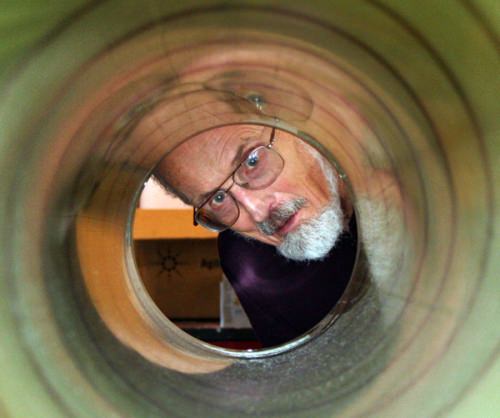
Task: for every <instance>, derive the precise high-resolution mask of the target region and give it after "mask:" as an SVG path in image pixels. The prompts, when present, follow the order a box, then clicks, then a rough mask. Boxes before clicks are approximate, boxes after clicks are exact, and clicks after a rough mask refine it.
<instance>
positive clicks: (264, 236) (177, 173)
mask: <svg viewBox="0 0 500 418" xmlns="http://www.w3.org/2000/svg"><path fill="white" fill-rule="evenodd" d="M270 135H271V128H268V127H262V126H255V125H233V126H225V127H220V128H217V129H213V130H210V131H208V132H204V133H202V134H200V135H198V136H196V137H194V138H191V139H190V140H188V141H186V142H184V143H183V144H181V145H180V146H179V147H177V148H176V149H175V150H174V151H173V152H171V153H170V154H169V155H168V156H167V157H166V158H165V159H164V160H163V161H162V162H161V163H160V165H159V167H158V169H157V175H159V176H161V177H163V178H164V179H165V180H166V182H167V183H169V184H170V185H171V186H173V188H174V189H176V190H178V191H179V192H181V193H182V195H183V197H184V198H185V199H186V200H188V201H189V203H190V204H192V205H193V206H195V207H197V206H199V205H200V204H202V203H203V202H204V201H205V200H206V198H207V196H208V195H209V194H210V193H212V192H215V191H216V190H217V187H218V186H219V185H220V184H221V183H222V182H224V180H225V179H226V178H227V177H228V176H230V174H231V173H232V172H233V171H234V170H235V169H236V167H237V166H238V164H239V163H240V162H241V161H242V159H243V158H244V156H245V155H247V154H248V152H249V151H250V150H252V149H254V148H256V147H258V146H260V145H267V144H268V143H269V140H270ZM275 138H276V140H275V143H274V145H273V149H274V150H276V151H277V152H278V153H279V154H280V155H281V157H282V158H283V160H284V162H285V163H284V167H283V170H282V172H281V173H280V174H279V176H278V177H277V178H276V180H275V181H274V182H273V183H272V184H270V185H269V186H268V187H266V188H263V189H260V190H249V189H246V188H244V187H241V186H239V185H237V184H235V185H233V186H232V187H231V189H230V192H229V193H230V194H231V195H232V197H233V198H234V200H235V201H236V202H237V204H238V206H239V210H240V215H239V218H238V219H237V221H236V223H235V224H234V225H233V226H232V227H231V228H232V229H233V230H234V231H236V232H238V233H240V234H242V235H244V236H246V237H249V238H253V239H256V240H259V241H261V242H264V243H267V244H271V245H274V246H277V247H278V249H279V250H280V251H281V250H283V251H281V252H282V253H283V254H284V255H285V256H287V257H289V258H294V259H310V258H321V257H322V256H324V255H326V254H325V251H326V253H327V252H328V251H329V249H330V248H331V247H332V246H333V244H334V242H335V240H336V238H337V236H338V235H339V234H340V233H341V231H342V222H343V219H342V214H341V211H340V202H339V197H338V194H337V190H336V176H335V173H334V171H333V168H331V167H330V166H329V165H328V163H327V162H326V160H324V158H323V157H322V156H320V154H319V153H318V152H317V151H316V150H315V149H313V148H312V147H311V146H310V145H308V144H306V143H305V142H303V141H301V140H300V139H298V138H296V137H295V136H293V135H291V134H289V133H286V132H283V131H276V136H275ZM325 171H327V172H325ZM231 184H232V179H229V180H228V181H227V183H224V184H223V186H222V187H221V189H223V190H225V189H227V188H228V187H230V186H231ZM332 207H333V212H332ZM325 234H326V235H327V237H325ZM325 240H327V241H329V242H328V243H325V242H324V241H325ZM303 241H310V242H309V243H308V242H303ZM330 241H332V242H330ZM318 245H319V246H320V247H321V246H325V245H326V247H327V248H326V249H323V250H322V249H319V250H318V249H317V248H316V247H317V246H318ZM308 246H312V247H314V249H312V250H308V249H307V247H308ZM316 253H318V255H317V256H315V254H316Z"/></svg>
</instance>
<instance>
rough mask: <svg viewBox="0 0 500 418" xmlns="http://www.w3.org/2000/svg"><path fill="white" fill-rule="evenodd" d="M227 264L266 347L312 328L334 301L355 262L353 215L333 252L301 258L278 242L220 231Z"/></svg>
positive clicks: (224, 267)
mask: <svg viewBox="0 0 500 418" xmlns="http://www.w3.org/2000/svg"><path fill="white" fill-rule="evenodd" d="M218 246H219V255H220V260H221V266H222V270H223V271H224V273H225V274H226V276H227V278H228V279H229V281H230V283H231V285H232V286H233V288H234V290H235V292H236V294H237V295H238V298H239V299H240V302H241V304H242V306H243V308H244V309H245V312H246V313H247V315H248V318H249V319H250V323H251V324H252V327H253V329H254V331H255V334H256V335H257V337H258V339H259V340H260V341H261V343H262V344H263V345H264V346H265V347H270V346H274V345H277V344H282V343H284V342H287V341H290V340H292V339H293V338H296V337H299V336H300V335H302V334H304V333H305V332H307V331H308V330H309V329H311V328H312V327H313V326H314V325H316V324H317V323H318V322H319V321H320V320H321V319H323V318H324V317H325V315H326V314H327V313H328V312H330V310H331V309H332V308H333V307H334V306H335V304H336V303H337V301H338V300H339V299H340V297H341V296H342V293H343V292H344V289H345V288H346V286H347V283H348V281H349V279H350V276H351V272H352V269H353V266H354V260H355V257H356V247H357V233H356V221H355V220H354V216H353V217H352V219H351V222H350V225H349V231H346V232H344V233H343V234H342V235H341V236H340V237H339V239H338V241H337V243H336V245H335V247H334V248H333V249H332V250H331V251H330V253H329V254H328V255H327V256H326V257H325V258H324V259H323V260H319V261H306V262H298V261H294V260H290V259H287V258H285V257H283V256H282V255H280V254H279V253H278V252H277V251H276V248H275V247H274V246H272V245H267V244H264V243H262V242H259V241H255V240H247V239H245V238H243V237H241V236H240V235H238V234H235V233H234V232H232V231H230V230H228V231H224V232H222V233H220V234H219V238H218Z"/></svg>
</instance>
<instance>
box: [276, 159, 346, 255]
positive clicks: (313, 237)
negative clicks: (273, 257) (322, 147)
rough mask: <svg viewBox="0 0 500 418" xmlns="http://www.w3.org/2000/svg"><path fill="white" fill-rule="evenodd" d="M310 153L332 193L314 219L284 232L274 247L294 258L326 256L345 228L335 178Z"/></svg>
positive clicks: (329, 168) (322, 162)
mask: <svg viewBox="0 0 500 418" xmlns="http://www.w3.org/2000/svg"><path fill="white" fill-rule="evenodd" d="M311 153H312V154H313V156H314V157H315V158H316V160H317V161H318V163H319V164H320V165H321V169H322V171H323V173H324V175H325V177H326V180H327V182H328V185H329V189H330V192H331V197H330V203H329V204H328V206H326V207H325V208H324V209H323V210H322V212H321V213H320V214H319V216H317V217H316V218H314V219H310V220H308V221H306V222H304V223H303V224H302V225H299V226H298V227H297V228H296V229H295V230H294V231H292V232H289V233H288V234H286V235H285V238H284V240H283V242H282V243H281V244H280V245H279V246H278V247H277V249H278V252H279V253H281V254H282V255H283V256H285V257H287V258H290V259H292V260H297V261H305V260H319V259H322V258H324V257H326V256H327V255H328V253H329V252H330V250H331V249H332V248H333V247H334V246H335V244H336V242H337V240H338V238H339V237H340V235H341V234H342V232H343V230H344V215H343V213H342V207H341V204H340V198H339V194H338V184H337V177H336V175H335V172H334V170H333V169H332V167H331V166H330V164H329V163H328V162H327V161H326V160H324V159H323V157H322V156H321V155H320V154H319V153H318V154H316V151H314V152H313V151H312V150H311Z"/></svg>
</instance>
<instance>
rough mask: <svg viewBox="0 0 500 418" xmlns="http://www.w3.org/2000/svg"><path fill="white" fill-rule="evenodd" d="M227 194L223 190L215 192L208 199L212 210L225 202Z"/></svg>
mask: <svg viewBox="0 0 500 418" xmlns="http://www.w3.org/2000/svg"><path fill="white" fill-rule="evenodd" d="M226 198H227V194H226V192H225V191H224V190H219V191H217V192H216V193H215V194H214V195H213V196H212V198H211V199H210V206H211V207H212V208H219V207H221V206H222V205H224V203H225V202H226V201H227V199H226Z"/></svg>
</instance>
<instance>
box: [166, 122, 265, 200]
mask: <svg viewBox="0 0 500 418" xmlns="http://www.w3.org/2000/svg"><path fill="white" fill-rule="evenodd" d="M270 132H271V129H270V128H265V127H263V126H258V125H232V126H224V127H219V128H215V129H212V130H210V131H206V132H203V133H201V134H199V135H196V136H194V137H192V138H190V139H189V140H187V141H185V142H184V143H182V144H181V145H179V146H178V147H177V148H175V149H174V150H173V151H172V152H171V153H170V154H169V155H167V156H166V157H165V158H164V160H163V161H162V162H161V163H160V165H159V171H160V173H161V174H162V176H163V177H164V178H165V179H166V180H167V182H168V183H169V184H171V185H172V186H173V187H174V188H175V189H177V190H178V191H180V192H181V193H182V194H183V195H185V197H187V198H188V199H189V200H190V201H194V202H195V203H196V200H197V198H198V197H199V196H200V195H202V194H204V193H206V192H209V191H212V190H213V189H214V188H216V187H217V186H219V185H220V184H221V183H222V182H223V181H224V180H225V179H226V178H227V177H228V176H229V175H230V174H231V172H232V171H233V170H234V169H235V168H236V166H237V164H238V163H239V162H240V161H241V159H242V158H243V154H244V153H245V151H247V150H248V148H251V147H253V146H256V145H257V144H261V143H267V141H268V139H269V138H267V136H268V135H269V134H270Z"/></svg>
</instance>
